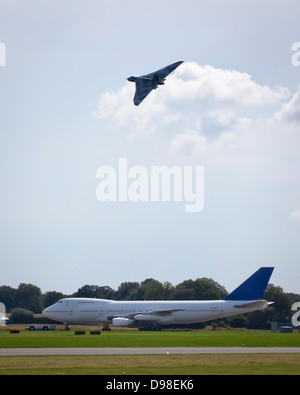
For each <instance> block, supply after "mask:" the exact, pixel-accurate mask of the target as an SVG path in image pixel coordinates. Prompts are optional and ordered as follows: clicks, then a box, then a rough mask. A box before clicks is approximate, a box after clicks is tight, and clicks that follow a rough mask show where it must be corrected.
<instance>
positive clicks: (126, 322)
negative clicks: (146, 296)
mask: <svg viewBox="0 0 300 395" xmlns="http://www.w3.org/2000/svg"><path fill="white" fill-rule="evenodd" d="M112 323H113V326H120V327H121V326H122V327H129V326H131V325H132V324H133V323H134V320H130V319H129V318H122V317H117V318H113V319H112Z"/></svg>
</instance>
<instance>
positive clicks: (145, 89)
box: [133, 77, 154, 106]
mask: <svg viewBox="0 0 300 395" xmlns="http://www.w3.org/2000/svg"><path fill="white" fill-rule="evenodd" d="M135 87H136V90H135V95H134V99H133V102H134V104H135V105H136V106H138V105H139V104H140V103H141V102H142V101H143V100H144V99H145V97H146V96H148V95H149V93H150V92H151V91H152V90H153V89H154V85H153V82H152V79H151V78H146V77H137V78H136V80H135Z"/></svg>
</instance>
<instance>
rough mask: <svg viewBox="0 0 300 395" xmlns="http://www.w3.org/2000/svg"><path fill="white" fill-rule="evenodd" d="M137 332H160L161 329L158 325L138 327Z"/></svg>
mask: <svg viewBox="0 0 300 395" xmlns="http://www.w3.org/2000/svg"><path fill="white" fill-rule="evenodd" d="M139 331H161V327H160V326H159V325H155V324H153V325H151V324H148V325H142V326H140V327H139Z"/></svg>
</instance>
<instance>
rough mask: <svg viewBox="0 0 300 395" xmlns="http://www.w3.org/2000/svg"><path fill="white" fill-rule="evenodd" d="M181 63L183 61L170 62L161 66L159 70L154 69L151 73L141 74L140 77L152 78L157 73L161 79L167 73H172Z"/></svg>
mask: <svg viewBox="0 0 300 395" xmlns="http://www.w3.org/2000/svg"><path fill="white" fill-rule="evenodd" d="M182 63H183V61H180V62H176V63H172V64H170V65H169V66H166V67H163V68H162V69H160V70H157V71H154V72H153V73H150V74H147V75H143V76H142V77H145V78H153V77H154V76H156V75H158V76H159V77H160V78H159V79H160V80H161V79H165V78H166V77H167V76H168V75H169V74H171V73H172V71H174V70H175V69H177V67H178V66H180V65H181V64H182Z"/></svg>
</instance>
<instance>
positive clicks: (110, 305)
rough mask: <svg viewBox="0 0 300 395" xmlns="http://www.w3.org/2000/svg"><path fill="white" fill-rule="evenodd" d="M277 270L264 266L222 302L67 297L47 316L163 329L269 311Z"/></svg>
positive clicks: (69, 321)
mask: <svg viewBox="0 0 300 395" xmlns="http://www.w3.org/2000/svg"><path fill="white" fill-rule="evenodd" d="M273 270H274V268H273V267H261V268H260V269H259V270H258V271H257V272H255V273H254V274H253V275H252V276H251V277H249V278H248V279H247V280H246V281H245V282H243V283H242V284H241V285H240V286H239V287H238V288H236V289H235V290H234V291H233V292H231V293H230V294H229V295H227V296H226V297H225V298H224V299H222V300H207V301H123V302H118V301H114V300H106V299H91V298H65V299H61V300H59V301H58V302H57V303H55V304H54V305H52V306H50V307H47V308H46V309H45V310H44V311H43V314H44V316H45V317H48V318H51V319H53V320H55V321H59V322H63V323H64V324H65V325H66V330H69V328H68V324H100V323H102V324H113V326H115V327H133V328H134V327H137V328H139V329H140V330H147V329H160V326H161V325H169V324H192V323H198V322H205V321H211V320H215V319H218V318H224V317H229V316H234V315H237V314H244V313H249V312H252V311H256V310H264V309H266V308H267V307H268V306H269V305H270V304H272V302H267V301H266V300H264V299H262V298H263V295H264V292H265V290H266V287H267V285H268V282H269V280H270V277H271V275H272V272H273Z"/></svg>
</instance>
